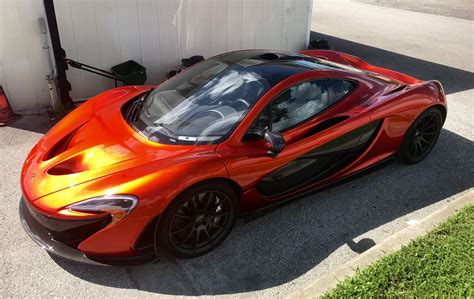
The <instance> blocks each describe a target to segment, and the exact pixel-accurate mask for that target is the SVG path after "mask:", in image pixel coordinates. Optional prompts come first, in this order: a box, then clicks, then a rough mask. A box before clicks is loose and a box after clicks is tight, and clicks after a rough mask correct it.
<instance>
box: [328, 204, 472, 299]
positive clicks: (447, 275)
mask: <svg viewBox="0 0 474 299" xmlns="http://www.w3.org/2000/svg"><path fill="white" fill-rule="evenodd" d="M473 296H474V205H470V206H468V207H466V208H464V209H463V210H461V211H460V212H459V213H458V214H456V215H454V216H452V217H450V218H449V219H448V220H447V221H446V222H444V223H443V224H441V225H440V226H438V227H437V228H436V229H435V230H434V231H432V232H430V233H428V234H427V235H426V236H422V237H419V238H417V239H416V240H415V241H413V242H411V243H410V244H408V245H407V246H404V247H403V248H402V249H401V250H400V251H397V252H395V253H393V254H390V255H387V256H385V257H383V258H381V259H380V260H378V261H377V262H375V263H374V264H372V265H371V266H369V267H367V268H365V269H363V270H358V271H357V273H356V274H355V275H354V276H353V277H351V278H348V279H346V280H344V281H342V282H341V283H339V284H338V286H337V287H336V288H335V289H333V290H332V291H329V292H328V293H326V294H325V295H324V296H323V297H324V298H343V297H344V298H348V297H423V298H426V297H449V298H454V297H455V298H460V297H463V298H472V297H473Z"/></svg>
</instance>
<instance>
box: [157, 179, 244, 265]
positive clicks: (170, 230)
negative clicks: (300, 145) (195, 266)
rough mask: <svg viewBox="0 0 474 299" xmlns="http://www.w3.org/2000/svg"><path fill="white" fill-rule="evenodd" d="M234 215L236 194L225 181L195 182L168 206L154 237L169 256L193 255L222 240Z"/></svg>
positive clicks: (235, 211) (235, 213)
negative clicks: (194, 184) (197, 183)
mask: <svg viewBox="0 0 474 299" xmlns="http://www.w3.org/2000/svg"><path fill="white" fill-rule="evenodd" d="M237 215H238V196H237V194H236V192H235V191H234V189H233V188H232V187H231V186H230V185H229V184H226V183H222V182H209V183H203V184H199V185H196V186H193V187H190V188H189V189H187V190H185V191H184V192H183V193H181V194H180V195H179V196H178V197H177V198H176V199H175V200H174V201H173V202H172V203H171V204H170V205H169V206H168V208H167V209H166V211H165V212H164V214H163V216H162V217H161V220H160V225H159V227H158V229H157V232H156V233H157V234H158V235H157V236H155V240H158V242H159V244H158V245H159V246H160V247H163V248H164V249H165V250H166V251H167V252H168V253H170V254H171V255H173V256H176V257H181V258H192V257H197V256H200V255H203V254H206V253H208V252H209V251H211V250H213V249H214V248H216V247H217V246H219V244H220V243H222V241H224V240H225V238H226V237H227V236H228V235H229V233H230V232H231V230H232V228H233V226H234V224H235V220H236V218H237Z"/></svg>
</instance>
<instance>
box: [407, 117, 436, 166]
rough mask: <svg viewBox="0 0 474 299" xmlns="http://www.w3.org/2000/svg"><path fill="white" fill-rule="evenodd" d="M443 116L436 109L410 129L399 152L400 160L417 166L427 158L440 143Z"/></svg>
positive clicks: (418, 119)
mask: <svg viewBox="0 0 474 299" xmlns="http://www.w3.org/2000/svg"><path fill="white" fill-rule="evenodd" d="M442 124H443V115H442V114H441V112H440V111H439V110H438V109H436V108H430V109H428V110H426V111H425V112H423V113H422V114H421V115H420V116H419V117H418V118H417V119H416V120H415V122H414V123H413V124H412V125H411V127H410V128H409V129H408V131H407V133H406V135H405V138H404V139H403V142H402V145H401V147H400V150H399V152H398V157H399V158H400V160H401V161H402V162H404V163H406V164H415V163H418V162H420V161H421V160H423V159H424V158H426V156H428V154H429V153H430V152H431V150H432V149H433V147H434V146H435V144H436V141H438V137H439V134H440V132H441V127H442Z"/></svg>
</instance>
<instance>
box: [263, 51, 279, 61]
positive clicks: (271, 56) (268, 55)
mask: <svg viewBox="0 0 474 299" xmlns="http://www.w3.org/2000/svg"><path fill="white" fill-rule="evenodd" d="M258 58H260V59H264V60H277V59H279V58H280V56H278V55H277V54H275V53H264V54H261V55H259V56H258Z"/></svg>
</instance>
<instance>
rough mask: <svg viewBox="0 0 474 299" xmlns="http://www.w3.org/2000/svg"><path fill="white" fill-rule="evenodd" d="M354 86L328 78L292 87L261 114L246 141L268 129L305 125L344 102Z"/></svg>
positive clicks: (254, 138)
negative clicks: (337, 103) (304, 123)
mask: <svg viewBox="0 0 474 299" xmlns="http://www.w3.org/2000/svg"><path fill="white" fill-rule="evenodd" d="M355 85H356V84H355V83H354V82H352V81H346V80H342V79H327V80H316V81H312V82H304V83H300V84H297V85H295V86H293V87H290V88H289V89H287V90H286V91H284V92H283V93H282V94H280V95H279V96H278V97H277V98H275V100H273V102H272V103H270V105H269V106H267V107H266V108H265V109H264V110H263V111H262V113H260V115H259V116H258V117H257V119H256V120H255V121H254V122H253V124H252V125H251V126H250V128H249V130H248V131H247V134H246V137H245V140H246V141H251V140H256V139H259V138H261V137H262V136H263V133H264V131H265V130H267V129H271V130H272V131H274V132H281V131H284V130H286V129H288V128H291V127H293V126H295V125H297V124H299V123H301V122H304V121H305V120H308V119H310V118H312V117H313V116H314V115H316V114H318V113H319V112H321V111H323V110H324V109H326V108H327V107H329V106H331V105H332V104H334V103H336V102H337V101H339V100H340V99H342V98H343V97H344V96H345V95H346V94H348V93H349V92H350V91H351V90H352V89H353V88H354V87H355Z"/></svg>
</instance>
